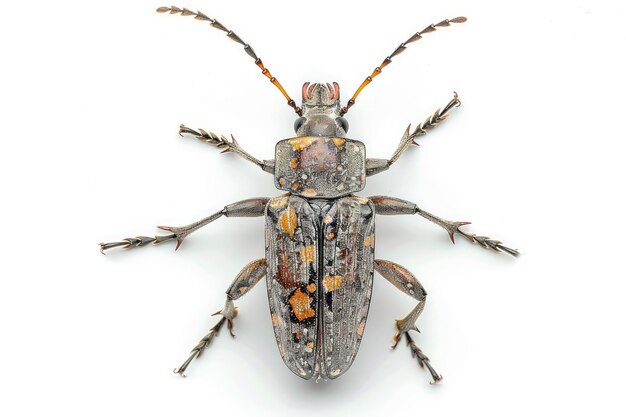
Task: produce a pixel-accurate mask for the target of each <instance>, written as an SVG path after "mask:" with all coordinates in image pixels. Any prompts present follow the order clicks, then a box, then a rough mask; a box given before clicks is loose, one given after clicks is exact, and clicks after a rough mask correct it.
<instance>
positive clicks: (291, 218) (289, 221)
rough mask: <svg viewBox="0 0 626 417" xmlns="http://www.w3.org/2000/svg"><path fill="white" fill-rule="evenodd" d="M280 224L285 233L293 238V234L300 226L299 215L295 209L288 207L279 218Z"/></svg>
mask: <svg viewBox="0 0 626 417" xmlns="http://www.w3.org/2000/svg"><path fill="white" fill-rule="evenodd" d="M278 224H279V225H280V228H281V230H282V231H283V232H285V233H287V234H288V235H289V236H290V237H292V238H293V232H294V231H295V230H296V226H298V215H297V214H296V211H295V210H294V209H293V207H287V209H286V210H284V211H283V212H282V213H280V216H279V217H278Z"/></svg>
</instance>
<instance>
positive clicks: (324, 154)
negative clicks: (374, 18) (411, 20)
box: [100, 6, 518, 382]
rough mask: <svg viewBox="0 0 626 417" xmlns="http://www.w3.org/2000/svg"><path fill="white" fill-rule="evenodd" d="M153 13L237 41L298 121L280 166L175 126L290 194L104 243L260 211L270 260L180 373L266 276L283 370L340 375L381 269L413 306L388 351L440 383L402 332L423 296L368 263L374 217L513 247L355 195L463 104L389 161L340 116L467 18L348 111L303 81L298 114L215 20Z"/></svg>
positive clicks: (246, 275) (396, 272)
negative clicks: (368, 148)
mask: <svg viewBox="0 0 626 417" xmlns="http://www.w3.org/2000/svg"><path fill="white" fill-rule="evenodd" d="M158 11H159V12H160V13H165V12H169V13H170V14H176V13H181V14H182V15H183V16H194V17H195V18H196V19H198V20H203V21H208V22H209V24H210V25H211V26H213V27H214V28H217V29H219V30H222V31H224V32H225V33H226V35H227V36H228V37H229V38H230V39H232V40H234V41H235V42H238V43H240V44H241V45H243V47H244V50H245V51H246V52H247V53H248V55H250V56H251V57H252V58H253V59H254V61H255V64H256V65H257V66H258V67H259V68H261V70H262V71H263V74H264V75H265V76H266V77H268V78H269V79H270V81H271V82H272V83H273V84H274V85H275V86H276V87H277V88H278V89H279V90H280V91H281V93H282V94H283V95H284V96H285V98H286V99H287V101H288V102H287V103H288V104H289V106H291V107H292V108H293V109H294V110H295V111H296V113H297V114H298V115H299V116H300V117H299V118H298V119H297V120H296V122H295V126H294V128H295V131H296V134H297V136H296V137H294V138H290V139H285V140H281V141H279V142H278V143H277V144H276V157H275V159H274V160H265V161H260V160H258V159H256V158H255V157H253V156H252V155H250V154H248V153H247V152H245V151H244V150H243V149H242V148H241V147H240V146H239V144H238V143H237V142H236V141H235V140H234V138H233V139H232V140H231V141H229V140H227V139H226V138H225V137H223V136H222V137H218V136H217V135H215V134H213V133H207V132H206V131H204V130H202V129H198V131H196V130H193V129H190V128H188V127H186V126H184V125H181V127H180V134H181V135H182V134H189V135H191V136H194V137H196V138H198V139H200V140H202V141H204V142H207V143H209V144H211V145H214V146H217V147H219V148H223V149H224V151H225V152H234V153H236V154H237V155H239V156H242V157H243V158H245V159H247V160H249V161H251V162H253V163H255V164H256V165H258V166H259V167H261V168H262V169H263V170H264V171H267V172H270V173H272V174H274V178H275V185H276V187H277V188H278V189H280V190H284V191H287V194H284V195H282V196H280V197H275V198H271V199H270V198H254V199H249V200H244V201H240V202H237V203H234V204H230V205H228V206H226V207H224V209H223V210H221V211H219V212H217V213H215V214H213V215H211V216H209V217H207V218H205V219H202V220H200V221H198V222H195V223H192V224H190V225H188V226H184V227H160V228H161V229H164V230H168V231H170V232H172V233H171V234H169V235H165V236H155V237H146V236H139V237H135V238H126V239H123V240H121V241H118V242H111V243H102V244H100V245H101V250H102V251H103V252H104V251H105V250H107V249H111V248H114V247H124V248H133V247H138V246H143V245H146V244H148V243H152V244H159V243H163V242H166V241H170V240H176V241H177V242H178V244H177V247H176V248H178V246H180V244H181V243H182V241H183V239H185V238H186V237H187V236H188V235H189V234H190V233H192V232H194V231H195V230H197V229H199V228H201V227H203V226H205V225H207V224H209V223H211V222H212V221H214V220H216V219H217V218H219V217H222V216H226V217H255V216H265V219H266V226H265V242H266V244H265V246H266V250H265V252H266V256H265V258H263V259H259V260H256V261H253V262H251V263H250V264H248V265H247V266H246V267H245V268H244V269H243V270H242V271H241V272H240V273H239V274H238V275H237V277H236V278H235V280H234V281H233V283H232V284H231V286H230V287H229V289H228V290H227V291H226V294H227V298H226V303H225V306H224V308H223V309H222V310H221V311H219V312H218V313H219V314H221V315H222V316H223V317H222V318H221V319H220V320H219V321H218V323H217V324H216V325H215V326H214V327H213V328H212V329H211V331H210V332H209V333H208V334H207V335H206V336H205V337H204V338H202V340H201V341H200V342H199V343H198V345H197V346H196V347H194V349H193V350H192V352H191V355H190V356H189V358H188V359H187V360H186V361H185V362H184V363H183V364H182V365H181V366H180V367H179V368H177V369H176V370H175V372H176V373H178V374H180V375H184V371H185V370H186V369H187V367H188V365H189V364H190V363H191V361H192V360H193V359H195V358H196V357H198V356H199V355H200V354H201V353H202V351H203V350H204V349H205V348H206V347H207V346H208V345H209V343H210V342H211V341H212V339H213V337H214V336H215V335H216V334H217V333H218V332H219V330H220V329H221V327H222V326H223V325H224V323H226V324H227V325H228V327H229V330H231V334H232V326H233V320H234V318H235V317H236V315H237V310H236V308H235V306H234V303H233V300H236V299H238V298H240V297H241V296H242V295H244V294H246V293H247V292H248V291H249V290H250V289H251V288H252V287H254V285H255V284H257V283H258V282H259V281H260V280H261V278H263V277H264V276H266V275H267V276H268V279H267V289H268V296H269V304H270V311H271V313H272V315H271V319H272V323H273V326H274V331H275V336H276V340H277V343H278V348H279V352H280V354H281V356H282V358H283V360H284V362H285V364H286V365H287V367H288V368H289V369H290V370H291V371H292V372H294V373H295V374H296V375H298V376H300V377H302V378H304V379H310V378H323V379H334V378H337V377H339V376H340V375H342V374H343V373H345V372H346V371H347V370H348V368H349V367H350V366H351V364H352V363H353V361H354V358H355V356H356V354H357V352H358V348H359V345H360V342H361V338H362V336H363V331H364V329H365V322H366V320H367V314H368V310H369V302H370V298H371V292H372V282H373V275H374V270H376V271H378V272H379V273H380V275H382V276H383V277H384V278H386V279H387V280H388V281H389V282H391V283H392V284H393V285H394V286H396V287H397V288H398V289H400V290H401V291H402V292H404V293H405V294H408V295H409V296H411V297H413V298H414V299H416V300H417V305H416V306H415V308H413V310H412V311H411V312H409V314H408V315H407V316H406V317H405V318H403V319H402V320H397V321H396V328H397V331H398V332H397V333H396V335H395V336H394V341H395V343H394V347H395V346H396V345H397V344H398V342H399V341H400V339H401V338H402V337H403V336H404V337H405V338H406V340H407V345H408V346H409V347H410V349H411V352H412V354H413V355H414V356H415V357H417V360H418V363H419V364H420V366H422V367H424V366H426V367H427V368H428V370H429V372H430V374H431V376H432V378H433V382H437V381H439V380H441V376H440V375H439V374H438V373H437V372H436V371H435V370H434V369H433V367H432V366H431V365H430V361H429V359H428V357H427V356H426V355H425V354H424V353H423V352H422V351H421V350H420V349H419V348H418V347H417V345H416V344H415V342H414V340H413V338H412V337H411V336H410V335H409V331H411V330H417V327H416V326H415V322H416V320H417V318H418V317H419V315H420V314H421V312H422V311H423V309H424V304H425V301H426V291H425V290H424V288H423V287H422V285H421V284H420V283H419V282H418V281H417V279H416V278H415V277H414V276H413V274H412V273H411V272H409V271H408V270H407V269H406V268H404V267H402V266H400V265H398V264H396V263H393V262H390V261H385V260H381V259H375V258H374V241H375V237H374V217H375V214H380V215H396V214H409V215H410V214H419V215H420V216H422V217H424V218H426V219H428V220H430V221H432V222H434V223H435V224H438V225H439V226H441V227H443V228H444V229H445V230H446V231H447V232H448V233H449V235H450V238H451V239H452V241H453V242H454V235H455V234H457V233H458V234H460V235H461V236H463V237H464V238H466V239H468V240H470V241H471V242H474V243H478V244H480V245H481V246H483V247H485V248H488V249H493V250H495V251H504V252H506V253H509V254H511V255H513V256H517V255H518V252H517V251H516V250H514V249H511V248H508V247H506V246H504V245H503V244H502V243H501V242H500V241H497V240H493V239H490V238H488V237H485V236H477V235H474V234H468V233H466V232H464V231H463V230H460V227H461V226H463V225H466V224H468V223H467V222H452V221H447V220H444V219H441V218H439V217H437V216H434V215H432V214H430V213H428V212H426V211H424V210H422V209H420V208H419V207H418V206H417V205H416V204H414V203H411V202H408V201H404V200H401V199H398V198H394V197H384V196H376V197H369V198H364V197H360V196H356V195H355V194H354V193H356V192H359V191H361V190H363V188H364V187H365V178H366V177H367V176H370V175H374V174H377V173H379V172H382V171H384V170H386V169H388V168H389V167H390V166H391V165H392V164H393V163H394V162H395V161H396V160H397V159H398V158H399V157H400V155H401V154H402V153H403V152H404V151H405V150H406V149H407V148H408V147H409V146H410V145H411V144H412V143H413V144H416V143H415V141H414V140H415V138H416V137H418V136H420V135H424V134H426V133H427V132H428V131H429V130H430V129H432V128H434V127H435V126H437V125H438V124H439V123H441V122H442V121H443V120H445V119H446V118H447V116H448V113H449V111H450V110H451V109H452V108H453V107H456V106H459V105H460V101H459V99H458V97H457V95H456V93H455V94H454V98H453V99H452V100H451V101H450V102H449V103H448V104H447V105H446V106H445V107H444V108H443V109H442V110H441V109H440V110H437V111H436V112H435V113H434V114H433V115H432V116H431V117H429V118H428V119H426V121H424V122H423V123H421V124H420V125H419V126H417V128H415V130H413V131H412V132H411V129H410V126H409V127H408V128H407V129H406V131H405V132H404V135H403V136H402V139H401V141H400V144H399V146H398V148H397V149H396V151H395V152H394V154H393V155H392V156H391V158H390V159H372V158H366V156H365V146H364V145H363V143H361V142H359V141H356V140H352V139H348V138H346V137H345V135H346V133H347V131H348V122H347V121H346V119H345V118H344V117H343V116H344V115H345V113H347V112H348V110H349V109H350V107H351V106H352V105H354V103H355V100H356V97H357V96H358V95H359V94H360V92H361V91H362V90H363V88H364V87H365V86H367V85H368V84H369V83H370V82H371V81H372V79H373V77H375V76H377V75H378V74H380V72H381V71H382V68H384V67H385V66H386V65H388V64H389V63H390V62H391V59H392V58H393V57H395V56H396V55H398V54H400V53H401V52H402V51H404V49H406V45H407V44H408V43H410V42H413V41H416V40H418V39H420V38H421V37H422V36H423V35H424V34H426V33H429V32H433V31H435V30H436V28H437V27H443V26H449V25H450V23H462V22H464V21H465V20H466V19H465V18H464V17H457V18H454V19H449V20H448V19H446V20H444V21H442V22H439V23H437V24H434V25H429V26H427V27H426V29H424V30H422V31H421V32H417V33H416V34H414V35H413V36H411V37H410V38H409V39H408V40H407V41H406V42H404V43H402V44H401V45H400V46H399V47H398V48H396V49H395V50H394V52H393V53H392V54H391V55H390V56H388V57H387V58H385V60H384V61H383V62H382V64H381V65H380V66H379V67H377V68H376V69H375V70H374V71H373V72H372V74H371V75H370V76H368V77H367V78H366V79H365V80H364V81H363V83H362V84H361V86H360V87H359V88H358V89H357V90H356V92H355V93H354V95H353V96H352V98H351V99H350V100H349V101H348V103H347V105H346V106H345V107H343V108H342V107H341V105H340V90H339V85H338V84H337V83H333V84H332V85H331V84H321V83H320V84H317V83H314V84H310V83H305V84H304V85H303V87H302V107H298V106H297V105H296V104H295V102H294V101H293V100H292V99H291V98H290V97H289V95H288V94H287V93H286V91H285V90H284V89H283V87H282V86H281V85H280V83H279V82H278V80H277V79H276V78H275V77H273V76H272V75H271V74H270V72H269V70H268V69H267V68H265V66H264V65H263V63H262V62H261V60H260V59H259V58H258V57H257V56H256V54H255V53H254V51H253V50H252V48H251V47H250V45H248V44H247V43H245V42H243V41H242V40H241V38H239V37H238V36H237V35H236V34H235V33H234V32H232V31H231V30H229V29H227V28H226V27H224V26H223V25H222V24H221V23H219V22H218V21H217V20H215V19H212V18H210V17H208V16H206V15H205V14H203V13H201V12H197V13H196V12H192V11H190V10H188V9H180V8H177V7H174V6H172V7H162V8H159V9H158ZM218 313H216V314H218Z"/></svg>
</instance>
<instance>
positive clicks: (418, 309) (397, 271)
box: [374, 259, 442, 383]
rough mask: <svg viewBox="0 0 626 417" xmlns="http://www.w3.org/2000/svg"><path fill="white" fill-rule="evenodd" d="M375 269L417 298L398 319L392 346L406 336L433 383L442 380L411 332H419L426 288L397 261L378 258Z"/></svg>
mask: <svg viewBox="0 0 626 417" xmlns="http://www.w3.org/2000/svg"><path fill="white" fill-rule="evenodd" d="M374 269H375V270H376V271H377V272H378V273H379V274H380V275H382V276H383V278H385V279H386V280H387V281H389V282H391V283H392V284H393V285H394V286H395V287H396V288H398V289H399V290H400V291H402V292H403V293H405V294H407V295H409V296H410V297H413V298H414V299H416V300H417V305H416V306H415V307H414V308H413V310H411V311H410V312H409V314H407V315H406V317H404V318H403V319H401V320H396V329H397V330H398V332H397V333H396V334H395V335H394V337H393V341H394V344H393V346H392V348H394V349H395V348H396V346H398V343H399V342H400V340H401V339H402V337H403V336H404V337H406V343H407V346H409V348H410V349H411V354H412V355H413V357H414V358H417V362H418V364H419V366H420V367H422V368H424V367H426V368H427V369H428V371H429V372H430V375H431V377H432V378H433V381H432V383H437V382H439V381H441V379H442V376H441V375H439V374H438V373H437V372H436V371H435V370H434V369H433V367H432V365H431V364H430V359H428V356H426V355H425V354H424V352H422V350H421V349H420V348H419V347H417V345H416V344H415V341H414V340H413V338H412V337H411V335H410V334H409V332H410V331H411V330H415V331H417V332H419V330H418V328H417V327H416V326H415V322H416V321H417V319H418V317H419V316H420V314H422V311H424V306H425V304H426V290H425V289H424V287H422V284H420V282H419V281H418V280H417V278H415V276H414V275H413V274H412V273H411V272H410V271H409V270H408V269H406V268H404V267H403V266H401V265H398V264H396V263H393V262H390V261H385V260H382V259H376V260H375V261H374Z"/></svg>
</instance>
